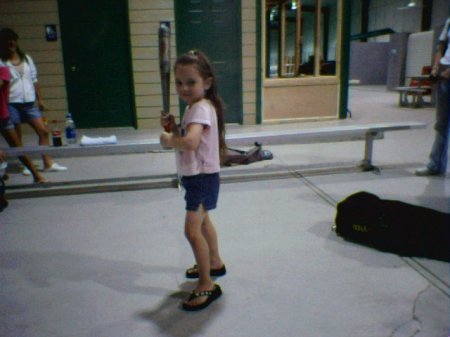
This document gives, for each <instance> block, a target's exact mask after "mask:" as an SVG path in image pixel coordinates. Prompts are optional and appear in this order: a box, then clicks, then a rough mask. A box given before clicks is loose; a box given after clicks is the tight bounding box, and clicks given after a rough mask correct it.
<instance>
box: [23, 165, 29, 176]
mask: <svg viewBox="0 0 450 337" xmlns="http://www.w3.org/2000/svg"><path fill="white" fill-rule="evenodd" d="M22 174H23V175H24V176H31V171H30V170H29V169H27V168H26V167H24V168H23V170H22Z"/></svg>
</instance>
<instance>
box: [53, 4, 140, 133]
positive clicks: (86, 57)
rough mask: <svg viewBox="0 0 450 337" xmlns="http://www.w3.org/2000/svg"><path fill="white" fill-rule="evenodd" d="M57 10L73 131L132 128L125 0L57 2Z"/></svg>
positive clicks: (128, 41)
mask: <svg viewBox="0 0 450 337" xmlns="http://www.w3.org/2000/svg"><path fill="white" fill-rule="evenodd" d="M58 6H59V15H60V25H61V39H62V47H63V56H64V70H65V75H66V88H67V96H68V103H69V110H70V112H72V115H73V117H74V120H75V123H76V124H77V127H82V128H100V127H123V126H134V127H135V126H136V125H135V123H136V118H135V108H134V98H133V96H134V94H133V85H132V83H133V82H132V71H131V57H130V38H129V23H128V7H127V1H126V0H115V1H109V0H95V1H92V0H77V1H73V0H58Z"/></svg>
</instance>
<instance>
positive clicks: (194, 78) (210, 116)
mask: <svg viewBox="0 0 450 337" xmlns="http://www.w3.org/2000/svg"><path fill="white" fill-rule="evenodd" d="M174 72H175V82H176V90H177V93H178V95H179V97H180V98H181V99H182V100H183V101H184V102H185V103H186V104H187V108H186V111H185V113H184V116H183V120H182V123H181V130H179V132H173V133H172V132H163V133H162V134H161V136H160V141H161V145H162V146H164V147H172V148H175V149H176V150H177V160H178V170H179V172H178V174H179V175H181V176H182V178H181V182H182V185H183V187H184V189H185V191H186V194H185V200H186V218H185V235H186V238H187V239H188V241H189V243H190V245H191V247H192V250H193V253H194V257H195V260H196V265H194V266H193V267H192V268H189V269H187V270H186V277H187V278H198V283H197V286H196V288H195V289H194V291H193V292H192V293H191V295H190V296H189V297H188V298H187V299H186V300H185V301H183V305H182V308H183V309H184V310H187V311H196V310H201V309H203V308H206V307H207V306H208V305H209V304H211V302H213V301H214V300H215V299H217V298H218V297H219V296H220V295H221V294H222V290H221V288H220V286H219V285H218V284H215V283H214V282H213V280H212V279H211V277H212V276H222V275H225V273H226V269H225V265H224V264H223V262H222V259H221V257H220V255H219V248H218V240H217V232H216V230H215V227H214V225H213V223H212V222H211V219H210V217H209V211H210V210H213V209H215V208H216V206H217V200H218V195H219V186H220V176H219V171H220V158H221V155H222V154H224V153H225V150H226V146H225V124H224V116H223V115H224V113H223V104H222V100H221V98H220V96H219V95H218V94H217V85H216V80H215V77H214V74H213V71H212V68H211V64H210V62H209V60H208V59H207V58H206V56H205V55H204V54H203V53H202V52H200V51H190V52H188V53H186V54H184V55H182V56H180V57H179V58H178V59H177V61H176V62H175V66H174ZM172 121H173V116H171V115H170V116H169V117H161V125H162V126H163V127H164V126H167V125H168V124H171V123H173V122H172Z"/></svg>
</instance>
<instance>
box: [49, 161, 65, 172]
mask: <svg viewBox="0 0 450 337" xmlns="http://www.w3.org/2000/svg"><path fill="white" fill-rule="evenodd" d="M60 171H67V167H65V166H62V165H59V164H58V163H53V164H52V166H50V167H49V168H46V169H44V172H60Z"/></svg>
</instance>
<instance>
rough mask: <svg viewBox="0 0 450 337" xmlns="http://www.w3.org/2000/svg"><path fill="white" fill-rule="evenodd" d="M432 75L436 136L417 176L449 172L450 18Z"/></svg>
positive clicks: (440, 43) (440, 37) (436, 55)
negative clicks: (435, 100)
mask: <svg viewBox="0 0 450 337" xmlns="http://www.w3.org/2000/svg"><path fill="white" fill-rule="evenodd" d="M431 75H432V76H433V77H436V78H437V80H438V82H437V83H436V86H437V87H436V91H437V102H436V124H435V126H434V129H435V131H436V135H435V138H434V143H433V147H432V148H431V153H430V161H429V162H428V164H427V166H426V167H423V168H419V169H417V170H416V172H415V173H416V175H417V176H434V175H445V173H446V170H447V160H448V138H449V133H450V120H449V115H450V103H449V100H450V95H449V85H450V84H449V83H450V82H449V78H450V18H448V19H447V21H446V22H445V25H444V28H443V29H442V32H441V35H440V36H439V45H438V47H437V52H436V54H435V57H434V63H433V67H432V70H431Z"/></svg>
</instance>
